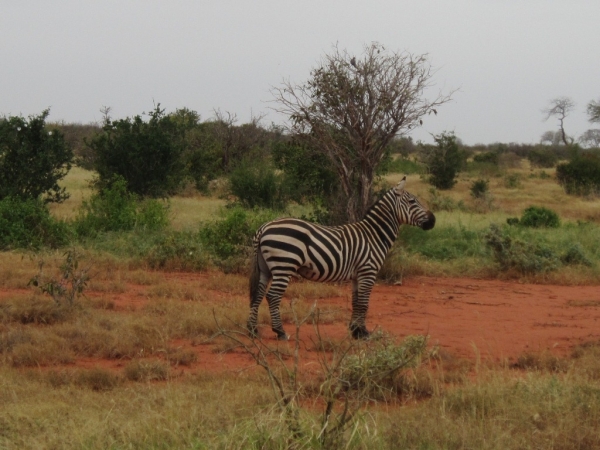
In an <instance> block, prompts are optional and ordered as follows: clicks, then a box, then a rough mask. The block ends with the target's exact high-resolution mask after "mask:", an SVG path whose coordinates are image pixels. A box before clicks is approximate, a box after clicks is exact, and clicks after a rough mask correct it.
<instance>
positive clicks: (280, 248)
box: [254, 218, 372, 281]
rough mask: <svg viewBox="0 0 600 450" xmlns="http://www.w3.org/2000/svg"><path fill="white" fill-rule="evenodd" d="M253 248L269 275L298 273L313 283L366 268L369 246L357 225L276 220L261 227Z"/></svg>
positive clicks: (341, 278) (344, 278)
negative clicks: (264, 262)
mask: <svg viewBox="0 0 600 450" xmlns="http://www.w3.org/2000/svg"><path fill="white" fill-rule="evenodd" d="M254 245H255V248H256V250H257V251H260V252H261V254H262V256H263V257H264V259H265V261H266V263H267V265H268V266H269V269H270V270H271V272H273V271H274V270H275V271H279V272H288V273H289V274H290V275H294V274H299V275H301V276H303V277H305V278H308V279H311V280H315V281H341V280H348V279H351V278H353V277H354V275H355V273H356V270H357V268H358V267H365V266H368V265H369V262H370V257H371V256H372V255H371V251H370V250H371V245H370V242H369V239H368V237H367V236H366V235H365V231H364V230H363V229H361V227H360V226H359V224H348V225H342V226H335V227H328V226H324V225H318V224H315V223H311V222H307V221H304V220H301V219H293V218H287V219H279V220H274V221H272V222H268V223H266V224H265V225H263V226H262V227H261V228H260V229H259V230H258V232H257V234H256V237H255V244H254Z"/></svg>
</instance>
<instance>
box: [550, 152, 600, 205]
mask: <svg viewBox="0 0 600 450" xmlns="http://www.w3.org/2000/svg"><path fill="white" fill-rule="evenodd" d="M556 178H557V179H558V183H559V184H560V185H561V186H562V187H563V188H564V189H565V191H566V193H567V194H570V195H582V196H585V195H592V194H596V195H597V194H600V154H599V153H595V152H585V153H576V154H575V155H574V156H573V158H572V159H571V161H569V162H568V163H563V164H559V165H558V166H556Z"/></svg>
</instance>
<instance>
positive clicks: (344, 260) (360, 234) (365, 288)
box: [248, 177, 435, 339]
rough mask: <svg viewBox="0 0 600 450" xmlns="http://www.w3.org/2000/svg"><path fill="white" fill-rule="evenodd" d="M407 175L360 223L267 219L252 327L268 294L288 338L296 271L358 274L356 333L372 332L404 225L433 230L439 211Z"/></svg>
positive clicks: (320, 276)
mask: <svg viewBox="0 0 600 450" xmlns="http://www.w3.org/2000/svg"><path fill="white" fill-rule="evenodd" d="M405 182H406V177H405V178H404V179H403V180H402V181H401V182H400V183H399V184H398V185H397V186H395V187H394V188H392V189H390V190H389V191H388V192H387V193H386V194H384V196H383V197H382V198H381V199H379V200H378V201H377V202H376V203H375V204H374V205H373V206H372V207H371V208H370V209H369V211H367V213H366V214H365V217H364V218H363V219H362V220H361V221H359V222H355V223H351V224H347V225H341V226H334V227H327V226H323V225H317V224H314V223H311V222H306V221H304V220H300V219H293V218H287V219H278V220H274V221H272V222H267V223H265V224H264V225H262V226H261V227H260V228H259V229H258V231H257V232H256V235H255V237H254V258H253V268H252V273H251V275H250V317H249V319H248V330H249V332H250V334H251V335H253V336H256V334H257V326H256V324H257V318H258V307H259V305H260V303H261V301H262V299H263V297H264V296H265V292H266V289H267V285H268V283H269V281H271V287H270V288H269V291H268V293H267V302H268V303H269V311H270V313H271V326H272V329H273V331H274V332H275V333H276V334H277V336H278V338H279V339H287V335H286V333H285V331H284V330H283V326H282V323H281V317H280V314H279V305H280V303H281V298H282V296H283V294H284V292H285V290H286V288H287V286H288V283H289V281H290V278H291V277H292V276H302V277H304V278H307V279H309V280H313V281H343V280H352V282H353V284H352V317H351V320H350V330H351V332H352V335H353V337H355V338H362V337H366V336H368V331H367V329H366V325H365V320H366V314H367V309H368V306H369V297H370V294H371V290H372V288H373V285H374V283H375V277H376V275H377V272H379V269H381V266H382V265H383V261H384V260H385V257H386V255H387V253H388V251H389V249H390V248H391V246H392V244H393V243H394V240H395V239H396V236H397V235H398V231H399V229H400V225H402V224H409V225H414V226H419V227H421V228H422V229H424V230H429V229H431V228H433V226H434V225H435V216H434V215H433V214H432V213H431V211H428V210H427V209H425V208H424V207H423V206H422V205H421V203H419V201H418V200H417V199H416V198H415V197H414V196H413V195H411V194H410V193H408V192H406V191H405V190H404V184H405Z"/></svg>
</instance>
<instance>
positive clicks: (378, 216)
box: [358, 190, 400, 251]
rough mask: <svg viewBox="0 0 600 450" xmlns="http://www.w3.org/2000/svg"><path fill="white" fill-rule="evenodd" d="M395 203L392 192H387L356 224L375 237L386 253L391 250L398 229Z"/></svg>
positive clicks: (398, 223) (398, 222) (394, 195)
mask: <svg viewBox="0 0 600 450" xmlns="http://www.w3.org/2000/svg"><path fill="white" fill-rule="evenodd" d="M395 202H396V194H395V193H394V192H393V190H390V191H388V192H387V193H386V194H385V195H384V196H383V197H381V198H380V199H379V200H378V201H377V202H376V203H375V204H374V205H373V206H371V208H369V210H368V211H367V213H366V214H365V217H364V218H363V219H362V220H361V221H360V222H358V223H359V224H361V226H363V227H367V228H368V229H369V230H370V231H371V234H373V235H374V236H376V237H377V238H378V239H379V241H380V242H381V243H382V244H384V245H385V247H386V251H387V250H389V249H390V248H391V246H392V244H393V243H394V241H395V240H396V237H397V236H398V230H399V229H400V221H399V218H398V212H397V211H396V203H395Z"/></svg>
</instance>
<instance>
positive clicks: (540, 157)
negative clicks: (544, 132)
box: [527, 147, 558, 168]
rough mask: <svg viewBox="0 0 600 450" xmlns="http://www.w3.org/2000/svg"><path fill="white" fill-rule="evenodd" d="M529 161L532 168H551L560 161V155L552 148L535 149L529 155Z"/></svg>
mask: <svg viewBox="0 0 600 450" xmlns="http://www.w3.org/2000/svg"><path fill="white" fill-rule="evenodd" d="M527 159H528V160H529V162H530V163H531V166H532V167H539V168H551V167H554V166H555V165H556V163H557V161H558V155H557V154H556V152H555V151H553V150H552V149H551V148H546V147H541V148H540V147H538V148H534V149H533V150H531V151H530V152H529V153H528V154H527Z"/></svg>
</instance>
